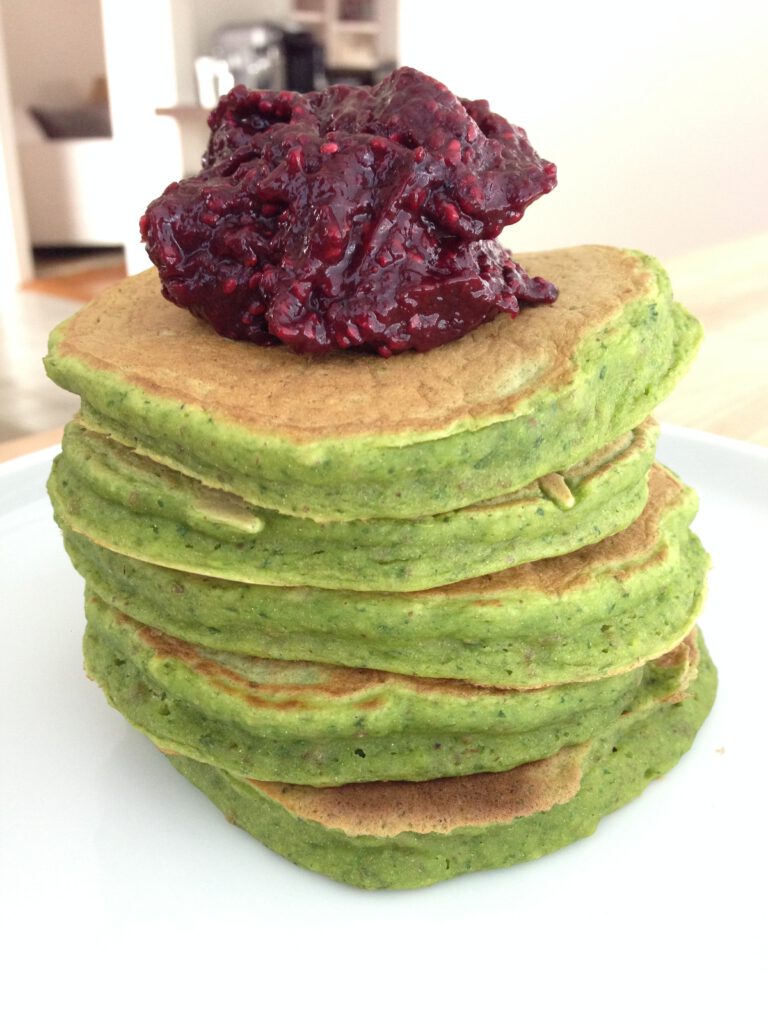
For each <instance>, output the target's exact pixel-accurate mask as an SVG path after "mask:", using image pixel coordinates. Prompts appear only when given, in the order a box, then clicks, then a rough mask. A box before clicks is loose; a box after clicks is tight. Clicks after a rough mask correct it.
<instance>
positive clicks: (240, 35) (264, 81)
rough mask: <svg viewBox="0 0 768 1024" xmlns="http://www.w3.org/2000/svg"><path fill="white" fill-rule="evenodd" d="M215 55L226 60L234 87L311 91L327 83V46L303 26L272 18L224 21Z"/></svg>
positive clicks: (217, 39)
mask: <svg viewBox="0 0 768 1024" xmlns="http://www.w3.org/2000/svg"><path fill="white" fill-rule="evenodd" d="M213 56H214V57H215V58H217V59H218V60H219V61H220V62H224V63H225V64H226V67H227V70H228V72H229V76H231V79H230V87H231V85H245V86H247V87H248V88H249V89H291V90H294V91H296V92H311V91H312V90H314V89H323V88H325V85H326V81H325V62H324V59H323V48H322V47H321V46H320V45H319V44H318V43H317V41H316V40H315V38H314V37H313V36H312V34H311V32H305V31H303V30H301V29H295V30H294V29H290V28H285V27H283V26H281V25H275V24H272V23H270V22H259V23H256V24H250V25H224V26H222V27H221V28H220V29H219V30H218V32H217V33H216V37H215V41H214V47H213ZM220 91H222V92H226V91H227V89H221V90H220Z"/></svg>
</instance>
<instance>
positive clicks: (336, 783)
mask: <svg viewBox="0 0 768 1024" xmlns="http://www.w3.org/2000/svg"><path fill="white" fill-rule="evenodd" d="M521 259H522V260H523V262H524V264H525V266H526V267H527V268H529V270H530V271H531V272H532V273H534V274H537V275H541V276H543V277H545V278H547V279H548V280H553V281H555V282H557V284H558V286H559V289H560V297H559V299H558V301H557V302H556V303H555V304H554V305H552V306H538V307H536V308H531V309H527V310H525V311H524V313H523V314H521V315H520V316H519V317H518V318H517V319H515V320H510V319H509V318H507V317H497V318H496V319H495V320H493V321H491V322H490V323H488V324H485V325H483V326H482V327H480V328H478V329H477V330H475V331H473V332H471V333H470V334H468V335H467V336H465V337H464V338H461V339H460V340H458V341H455V342H452V343H450V344H447V345H444V346H442V347H439V348H435V349H433V350H432V351H430V352H427V353H410V352H408V353H404V354H402V355H400V356H398V357H397V358H393V359H389V360H382V359H379V358H377V357H375V356H368V355H344V354H337V355H331V356H329V357H327V358H324V359H312V358H306V357H300V356H296V355H295V354H293V353H291V352H289V351H287V350H285V349H283V348H262V347H259V346H256V345H252V344H249V343H246V342H234V341H230V340H226V339H224V338H221V337H219V336H218V335H216V334H215V333H214V332H213V331H212V330H211V329H210V328H209V327H208V326H206V325H205V324H203V323H200V322H198V321H196V320H194V319H193V318H191V317H190V316H189V314H188V313H186V312H184V311H182V310H180V309H178V308H176V307H175V306H173V305H171V304H170V303H168V302H166V301H165V300H164V299H163V298H162V297H161V295H160V290H159V287H158V283H157V276H156V274H155V272H154V271H149V272H147V273H146V274H143V275H139V276H138V277H135V278H131V279H129V280H127V281H125V282H124V283H121V284H120V285H118V286H117V287H116V288H114V289H112V290H110V291H109V292H107V293H106V294H104V295H103V296H102V297H100V298H99V299H97V300H96V301H95V302H94V303H92V304H91V305H89V306H87V307H86V308H85V309H83V310H82V311H81V312H80V313H79V314H77V315H76V316H75V317H74V318H73V319H71V320H70V321H68V322H66V323H65V324H63V325H62V326H61V327H60V328H58V329H57V330H56V331H55V332H54V334H53V336H52V338H51V347H50V354H49V356H48V359H47V370H48V373H49V375H50V376H51V377H52V378H53V379H54V380H55V381H56V382H57V383H58V384H60V385H61V386H62V387H65V388H67V389H68V390H70V391H73V392H75V393H77V394H79V395H80V396H81V400H82V407H81V412H80V414H79V416H78V417H77V418H76V419H75V420H74V421H73V422H72V423H70V424H69V426H68V427H67V430H66V434H65V439H64V445H63V452H62V454H61V456H59V458H58V459H57V460H56V462H55V465H54V469H53V472H52V475H51V478H50V483H49V490H50V494H51V498H52V501H53V505H54V509H55V513H56V518H57V521H58V523H59V524H60V526H61V528H62V530H63V532H64V539H65V542H66V546H67V550H68V552H69V554H70V556H71V558H72V561H73V563H74V565H75V567H76V568H77V570H78V571H79V572H80V573H81V574H82V576H83V577H84V579H85V581H86V610H87V618H88V626H87V632H86V636H85V657H86V667H87V671H88V673H89V675H90V676H92V678H94V679H95V680H96V681H97V682H98V683H99V684H100V686H101V687H102V688H103V690H104V692H105V693H106V695H107V697H108V699H109V700H110V702H111V703H112V704H113V705H114V706H115V707H116V708H117V709H118V710H119V711H120V712H122V714H123V715H125V717H126V718H127V719H128V720H129V721H130V722H132V723H133V724H134V725H135V726H137V727H138V728H139V729H141V730H142V731H143V732H144V733H146V734H147V735H148V736H149V738H150V739H151V740H152V741H153V742H154V743H155V744H156V745H157V746H158V747H159V748H160V749H161V750H162V751H163V752H164V753H165V754H167V755H168V756H169V759H170V761H171V763H172V764H173V765H174V766H175V767H176V768H177V769H178V770H179V771H180V772H182V774H184V775H185V776H187V777H188V778H189V779H190V780H191V781H192V782H193V783H194V784H195V785H196V786H198V787H199V788H200V789H202V790H203V791H204V792H205V793H206V794H208V796H209V797H210V798H211V799H212V800H213V801H214V802H215V803H216V804H217V805H218V806H219V807H220V808H221V809H222V810H223V811H224V813H225V814H226V816H227V817H228V818H229V819H230V820H231V821H234V822H236V823H237V824H239V825H241V826H242V827H243V828H245V829H246V830H247V831H249V832H250V833H252V834H253V835H254V836H256V837H257V838H258V839H260V840H261V841H262V842H263V843H265V844H266V845H267V846H269V847H270V848H272V849H273V850H276V851H277V852H279V853H281V854H283V855H284V856H286V857H288V858H290V859H291V860H293V861H295V862H296V863H297V864H300V865H303V866H305V867H307V868H311V869H313V870H316V871H320V872H323V873H324V874H327V875H329V876H331V877H332V878H335V879H339V880H341V881H344V882H348V883H350V884H352V885H357V886H362V887H365V888H408V887H416V886H423V885H428V884H430V883H433V882H436V881H440V880H442V879H447V878H450V877H452V876H454V875H457V874H461V873H464V872H468V871H476V870H479V869H483V868H490V867H500V866H503V865H510V864H513V863H515V862H518V861H522V860H527V859H531V858H534V857H538V856H540V855H542V854H544V853H547V852H549V851H551V850H554V849H557V848H558V847H561V846H563V845H564V844H566V843H568V842H571V841H572V840H575V839H577V838H579V837H581V836H585V835H587V834H589V833H591V832H592V831H593V830H594V829H595V827H596V825H597V823H598V821H599V820H600V818H601V817H603V816H604V815H605V814H607V813H609V812H610V811H612V810H614V809H615V808H617V807H619V806H621V805H622V804H624V803H626V802H627V801H629V800H630V799H631V798H633V797H634V796H636V795H637V794H639V793H640V791H641V790H642V789H643V788H644V787H645V786H646V785H647V784H648V782H649V781H650V780H652V779H653V778H655V777H657V776H658V775H660V774H662V773H664V772H666V771H667V770H668V769H669V768H670V767H671V766H672V765H673V764H674V763H675V762H676V761H677V760H678V759H679V757H680V756H681V755H682V754H683V753H684V752H685V750H686V749H687V748H688V747H689V746H690V744H691V742H692V740H693V738H694V736H695V733H696V731H697V729H698V728H699V726H700V725H701V723H702V721H703V720H704V718H705V716H706V714H707V712H708V710H709V708H710V706H711V703H712V700H713V699H714V690H715V671H714V668H713V666H712V664H711V662H710V660H709V658H708V655H707V653H706V649H705V647H704V645H703V641H702V638H701V636H700V634H699V633H698V632H697V630H696V626H695V622H696V618H697V616H698V614H699V611H700V608H701V603H702V598H703V593H704V589H705V577H706V571H707V566H708V559H707V556H706V554H705V552H704V551H703V549H702V547H701V545H700V543H699V541H698V539H697V538H696V536H695V535H694V534H693V533H692V532H691V530H690V523H691V520H692V518H693V516H694V514H695V511H696V499H695V496H694V494H693V493H692V491H691V490H690V489H688V488H687V487H686V486H685V485H684V484H683V483H681V481H680V480H678V479H677V477H676V476H675V475H674V474H673V473H671V472H670V471H669V470H667V469H665V468H664V467H662V466H660V465H659V464H657V463H655V462H654V450H655V442H656V437H657V427H656V425H655V423H654V421H653V420H652V419H649V416H650V415H651V413H652V411H653V409H654V407H655V406H656V405H657V403H658V402H660V401H661V399H663V398H664V397H665V396H666V395H667V394H668V393H669V391H670V390H671V388H672V387H673V386H674V384H675V383H676V381H677V380H678V379H679V378H680V376H681V375H682V373H683V372H684V371H685V369H686V368H687V366H688V364H689V362H690V360H691V358H692V356H693V354H694V351H695V349H696V347H697V345H698V342H699V337H700V330H699V326H698V324H697V323H696V322H695V321H694V320H693V319H692V318H691V317H690V316H689V315H688V314H687V313H686V312H685V311H684V310H683V309H682V308H681V307H680V306H679V305H678V304H677V303H675V302H674V301H673V299H672V295H671V291H670V287H669V283H668V281H667V279H666V276H665V274H664V272H663V271H662V269H661V268H660V267H659V265H658V264H657V263H656V262H655V261H654V260H652V259H650V258H649V257H646V256H643V255H641V254H639V253H636V252H630V251H625V250H617V249H611V248H606V247H599V246H588V247H580V248H574V249H564V250H558V251H553V252H549V253H539V254H532V255H527V256H523V257H521Z"/></svg>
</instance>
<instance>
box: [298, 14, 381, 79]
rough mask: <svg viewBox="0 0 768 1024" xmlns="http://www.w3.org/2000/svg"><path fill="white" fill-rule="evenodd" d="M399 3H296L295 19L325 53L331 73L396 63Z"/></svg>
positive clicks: (361, 69)
mask: <svg viewBox="0 0 768 1024" xmlns="http://www.w3.org/2000/svg"><path fill="white" fill-rule="evenodd" d="M397 7H398V0H293V4H292V7H291V17H292V18H293V20H294V21H295V22H296V23H297V24H299V25H301V26H302V27H304V28H306V29H307V30H308V31H309V32H311V33H312V34H313V35H314V37H315V38H316V39H317V41H318V43H320V44H321V45H322V46H323V48H324V50H325V63H326V66H327V67H328V68H329V69H330V70H332V71H333V70H336V69H343V70H348V71H373V70H375V69H376V68H378V67H380V66H381V65H382V64H390V63H396V57H397V54H396V49H397V41H396V40H397Z"/></svg>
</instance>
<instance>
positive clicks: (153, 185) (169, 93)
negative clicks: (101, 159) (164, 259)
mask: <svg viewBox="0 0 768 1024" xmlns="http://www.w3.org/2000/svg"><path fill="white" fill-rule="evenodd" d="M177 3H182V0H131V2H130V3H126V2H125V0H101V8H102V20H103V24H104V48H105V54H106V64H107V72H108V75H109V103H110V109H111V112H112V132H113V135H114V141H115V147H116V150H117V154H116V165H117V166H116V178H115V180H114V181H113V182H111V183H109V187H110V188H111V189H112V192H113V195H114V201H115V203H116V204H117V206H118V207H119V210H120V214H121V218H122V222H123V238H124V245H125V253H126V263H127V265H128V271H129V273H132V274H133V273H138V271H140V270H143V269H144V268H145V267H148V266H149V265H150V264H149V259H148V258H147V255H146V253H145V252H144V246H143V244H142V242H141V239H140V236H139V226H138V225H139V217H140V216H141V214H142V213H143V212H144V210H145V209H146V207H147V204H148V203H149V202H150V201H151V200H152V199H154V198H155V196H158V195H160V193H161V192H162V191H163V189H164V188H165V186H166V185H167V184H168V183H169V182H171V181H174V180H175V179H177V178H178V177H179V176H180V175H181V172H182V155H181V141H180V138H179V130H178V125H177V124H176V122H175V121H174V120H173V119H172V118H170V117H158V116H157V113H156V110H157V108H158V107H170V106H173V105H174V104H176V103H177V102H178V84H177V74H176V68H177V62H176V50H175V37H174V9H175V6H176V4H177Z"/></svg>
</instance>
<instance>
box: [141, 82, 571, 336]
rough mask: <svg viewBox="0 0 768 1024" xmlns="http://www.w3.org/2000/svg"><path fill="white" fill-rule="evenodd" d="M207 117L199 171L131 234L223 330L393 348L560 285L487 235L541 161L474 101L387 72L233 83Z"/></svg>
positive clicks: (547, 166) (518, 205)
mask: <svg viewBox="0 0 768 1024" xmlns="http://www.w3.org/2000/svg"><path fill="white" fill-rule="evenodd" d="M208 123H209V125H210V128H211V136H210V140H209V143H208V149H207V151H206V153H205V154H204V156H203V169H202V171H201V172H200V173H199V174H197V175H195V176H194V177H192V178H187V179H185V180H184V181H180V182H174V183H173V184H171V185H169V186H168V188H167V189H166V190H165V192H164V193H163V194H162V196H160V197H159V198H158V199H156V200H154V202H152V203H151V204H150V206H149V208H148V209H147V212H146V213H145V214H144V216H143V217H142V219H141V232H142V237H143V239H144V241H145V242H146V245H147V252H148V253H149V255H150V258H151V259H152V261H153V262H154V263H155V264H156V265H157V267H158V269H159V271H160V278H161V281H162V285H163V294H164V295H165V297H166V298H168V299H170V300H171V301H172V302H175V303H176V304H177V305H179V306H182V307H184V308H185V309H189V310H190V311H191V312H192V313H194V314H195V315H196V316H198V317H201V318H202V319H203V320H207V321H208V322H209V323H210V324H211V325H212V326H213V327H214V329H215V330H216V331H218V332H219V334H223V335H225V336H227V337H230V338H238V339H245V340H249V341H255V342H258V343H259V344H274V343H275V342H277V341H279V342H282V343H283V344H285V345H288V346H289V347H290V348H293V349H295V350H296V351H297V352H302V353H318V352H328V351H331V350H334V349H362V350H367V351H372V352H378V353H379V355H382V356H389V355H392V354H394V353H397V352H402V351H404V350H405V349H416V350H418V351H426V350H428V349H431V348H434V347H435V346H436V345H442V344H443V343H444V342H446V341H451V340H453V339H454V338H458V337H460V336H461V335H463V334H466V333H467V332H468V331H470V330H472V328H474V327H476V326H478V324H481V323H483V322H485V321H487V320H490V319H492V318H493V317H495V316H496V315H497V314H498V313H500V312H504V313H507V314H510V315H512V316H515V315H516V314H517V312H518V310H519V304H520V303H528V304H537V303H542V302H552V301H554V299H555V298H556V296H557V290H556V289H555V287H554V286H553V285H551V284H549V283H548V282H547V281H544V280H543V279H542V278H538V277H534V278H531V277H529V276H528V274H526V272H525V271H524V270H523V269H522V267H520V266H519V265H518V264H517V263H515V262H514V261H513V260H512V258H511V256H510V255H509V253H508V252H507V251H506V250H505V249H503V248H502V246H501V245H499V243H498V242H496V241H494V239H495V238H496V236H497V235H498V234H499V232H500V231H501V230H502V228H503V227H505V226H506V225H508V224H514V223H515V222H516V221H517V220H519V219H520V217H521V216H522V214H523V211H524V210H525V208H526V207H527V206H528V204H529V203H531V202H533V200H534V199H537V198H538V197H539V196H541V195H543V194H544V193H545V192H549V191H550V190H551V189H552V188H553V187H554V185H555V181H556V178H555V167H554V164H551V163H549V162H548V161H546V160H542V159H541V158H540V157H538V156H537V155H536V153H535V152H534V150H533V149H532V148H531V146H530V144H529V142H528V138H527V136H526V134H525V132H524V131H523V130H522V129H521V128H516V127H514V126H513V125H510V124H508V123H507V122H506V121H505V120H504V119H503V118H501V117H499V115H498V114H494V113H492V112H491V111H490V109H489V107H488V104H487V103H486V102H485V101H484V100H476V101H468V100H459V99H457V98H456V97H455V96H454V95H453V94H452V93H451V92H449V90H448V89H447V88H446V87H445V86H444V85H441V84H440V83H439V82H436V81H435V80H434V79H432V78H428V77H427V76H426V75H423V74H421V73H420V72H418V71H414V70H412V69H411V68H400V69H399V70H397V71H395V72H393V73H392V74H391V75H389V77H388V78H386V79H385V80H384V81H382V82H381V83H380V84H379V85H377V86H375V87H374V88H365V87H353V86H346V85H337V86H333V87H332V88H330V89H328V90H327V91H326V92H317V93H307V94H300V93H293V92H279V93H275V92H260V91H257V92H250V91H248V90H247V89H246V88H245V87H244V86H237V87H236V88H235V89H233V90H232V92H230V93H229V95H227V96H225V97H224V98H223V99H222V100H221V102H220V103H219V105H218V107H217V108H216V109H215V110H214V111H213V112H212V114H211V116H210V118H209V121H208Z"/></svg>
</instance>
